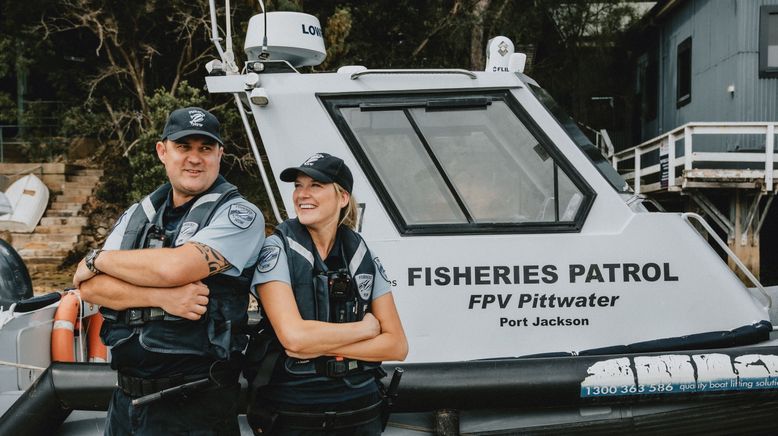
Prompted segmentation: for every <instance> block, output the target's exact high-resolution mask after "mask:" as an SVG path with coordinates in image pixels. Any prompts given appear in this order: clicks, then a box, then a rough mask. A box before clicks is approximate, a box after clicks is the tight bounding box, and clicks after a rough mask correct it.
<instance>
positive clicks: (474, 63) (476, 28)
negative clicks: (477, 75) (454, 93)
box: [470, 0, 491, 71]
mask: <svg viewBox="0 0 778 436" xmlns="http://www.w3.org/2000/svg"><path fill="white" fill-rule="evenodd" d="M490 3H491V0H478V1H477V2H476V3H475V6H474V7H473V28H472V29H471V30H470V69H471V70H473V71H480V70H483V69H484V65H485V59H484V15H486V10H487V9H489V4H490Z"/></svg>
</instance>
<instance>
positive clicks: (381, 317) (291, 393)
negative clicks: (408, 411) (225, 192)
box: [249, 153, 408, 435]
mask: <svg viewBox="0 0 778 436" xmlns="http://www.w3.org/2000/svg"><path fill="white" fill-rule="evenodd" d="M281 180H282V181H285V182H294V185H295V189H294V193H293V197H292V198H293V202H294V209H295V213H296V215H297V218H294V219H289V220H287V221H285V222H283V223H282V224H280V225H279V226H278V227H277V228H276V231H275V233H274V235H272V236H270V237H269V238H267V240H266V241H265V243H264V245H263V248H262V251H261V253H260V260H259V262H258V264H257V271H256V273H255V275H254V279H253V283H252V287H254V286H256V289H257V291H258V294H259V297H260V302H261V308H262V312H263V316H264V318H265V322H266V321H269V325H267V324H266V325H265V331H266V332H267V331H268V330H269V331H271V332H272V333H271V334H272V335H274V336H275V338H277V340H278V342H277V343H279V344H280V347H279V351H278V352H277V353H276V355H275V356H274V355H273V353H272V352H271V353H269V355H268V356H267V357H266V359H271V360H273V361H272V368H273V369H272V372H271V373H270V377H269V381H268V382H267V384H266V385H265V386H263V387H261V389H259V391H258V392H257V393H255V400H254V401H253V403H252V405H251V406H250V410H249V421H250V422H251V424H252V427H253V429H254V431H255V433H258V432H261V433H262V434H272V435H301V434H305V435H325V434H326V435H374V434H380V433H381V417H380V414H381V400H382V395H381V392H380V390H379V383H378V379H379V378H380V377H382V376H384V375H385V374H383V371H382V370H381V367H380V363H381V361H384V360H391V361H398V360H403V359H405V356H406V355H407V353H408V343H407V340H406V338H405V333H404V332H403V328H402V324H401V323H400V318H399V315H398V313H397V309H396V307H395V304H394V299H393V298H392V293H391V291H390V285H389V280H388V278H387V276H386V273H385V272H384V269H383V267H382V266H381V263H380V262H379V260H378V258H377V257H375V254H374V253H372V252H371V251H370V250H369V249H368V248H367V246H366V245H365V242H364V240H363V239H362V237H361V236H360V235H359V234H357V233H356V232H355V231H354V230H353V229H354V227H355V224H356V217H357V207H356V201H355V200H354V197H353V196H352V195H351V191H352V187H353V178H352V175H351V171H350V170H349V168H348V167H347V166H346V164H345V163H344V162H343V160H341V159H340V158H337V157H335V156H331V155H329V154H326V153H317V154H315V155H313V156H311V157H310V158H308V160H306V161H305V162H304V163H303V164H302V165H301V166H299V167H293V168H287V169H286V170H284V171H283V172H282V173H281ZM271 349H272V346H271ZM276 356H277V357H276ZM262 384H264V383H262Z"/></svg>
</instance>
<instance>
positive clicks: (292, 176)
mask: <svg viewBox="0 0 778 436" xmlns="http://www.w3.org/2000/svg"><path fill="white" fill-rule="evenodd" d="M297 173H303V174H305V175H306V176H308V177H310V178H312V179H313V180H316V181H318V182H323V183H332V182H334V181H335V180H334V179H333V178H332V177H329V176H327V175H326V174H324V173H323V172H321V171H319V170H316V169H313V168H308V167H292V168H287V169H285V170H283V171H281V181H282V182H294V181H295V180H296V179H297Z"/></svg>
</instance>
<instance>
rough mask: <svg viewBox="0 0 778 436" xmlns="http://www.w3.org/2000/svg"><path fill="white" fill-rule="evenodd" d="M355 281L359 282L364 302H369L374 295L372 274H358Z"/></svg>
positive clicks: (360, 293)
mask: <svg viewBox="0 0 778 436" xmlns="http://www.w3.org/2000/svg"><path fill="white" fill-rule="evenodd" d="M354 280H355V281H356V282H357V289H358V290H359V296H360V297H362V299H363V300H369V299H370V296H371V295H373V276H372V275H371V274H357V275H356V277H354Z"/></svg>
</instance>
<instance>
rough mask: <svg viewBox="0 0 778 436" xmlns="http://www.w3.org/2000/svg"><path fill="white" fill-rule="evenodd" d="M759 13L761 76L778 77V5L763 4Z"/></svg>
mask: <svg viewBox="0 0 778 436" xmlns="http://www.w3.org/2000/svg"><path fill="white" fill-rule="evenodd" d="M759 14H760V19H759V77H778V6H762V7H761V8H760V10H759Z"/></svg>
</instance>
